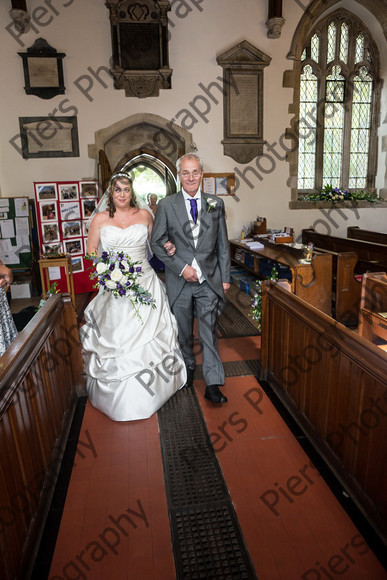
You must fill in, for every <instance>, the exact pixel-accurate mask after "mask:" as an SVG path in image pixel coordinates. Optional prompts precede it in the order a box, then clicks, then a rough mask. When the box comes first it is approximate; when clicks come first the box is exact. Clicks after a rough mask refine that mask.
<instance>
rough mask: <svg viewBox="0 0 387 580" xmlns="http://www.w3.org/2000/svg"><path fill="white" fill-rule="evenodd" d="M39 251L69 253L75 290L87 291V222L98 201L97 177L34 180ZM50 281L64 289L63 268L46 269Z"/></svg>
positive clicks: (52, 254) (43, 254)
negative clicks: (78, 179) (66, 179)
mask: <svg viewBox="0 0 387 580" xmlns="http://www.w3.org/2000/svg"><path fill="white" fill-rule="evenodd" d="M34 192H35V200H36V216H37V221H38V231H39V242H40V253H41V255H42V256H45V257H50V256H53V257H57V256H58V254H67V255H70V256H71V262H72V269H73V275H74V288H75V293H76V294H81V293H83V292H90V291H92V289H93V282H92V281H91V280H90V278H89V268H90V262H89V260H86V259H85V253H86V243H87V230H86V224H87V222H88V220H89V218H90V216H91V214H92V213H93V211H94V209H95V208H96V206H97V203H98V193H99V186H98V181H96V180H87V181H86V180H85V181H39V182H34ZM49 276H50V282H52V283H54V282H57V283H58V287H59V289H60V290H63V291H66V289H65V283H64V274H63V272H60V271H58V269H56V268H50V269H49Z"/></svg>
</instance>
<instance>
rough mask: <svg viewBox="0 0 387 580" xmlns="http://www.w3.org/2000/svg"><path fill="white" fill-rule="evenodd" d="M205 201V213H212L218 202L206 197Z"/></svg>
mask: <svg viewBox="0 0 387 580" xmlns="http://www.w3.org/2000/svg"><path fill="white" fill-rule="evenodd" d="M206 201H207V213H208V212H209V211H214V209H215V208H216V206H217V205H218V200H217V199H213V198H212V197H207V199H206Z"/></svg>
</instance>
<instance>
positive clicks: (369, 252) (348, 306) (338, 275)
mask: <svg viewBox="0 0 387 580" xmlns="http://www.w3.org/2000/svg"><path fill="white" fill-rule="evenodd" d="M309 242H311V243H312V244H313V245H314V247H315V249H316V250H317V251H319V252H322V251H326V252H329V253H331V254H332V256H333V276H332V282H333V286H332V294H333V302H334V317H335V318H336V320H338V321H339V322H341V323H342V324H346V325H348V326H356V325H357V323H358V317H359V308H360V294H361V282H360V281H359V280H357V279H356V277H355V276H356V275H363V274H364V272H368V271H373V272H376V271H380V270H385V271H387V246H383V245H382V244H375V243H373V242H364V241H361V240H352V239H348V238H339V237H335V236H328V235H325V234H319V233H318V232H316V231H314V230H313V229H306V230H302V243H303V244H308V243H309Z"/></svg>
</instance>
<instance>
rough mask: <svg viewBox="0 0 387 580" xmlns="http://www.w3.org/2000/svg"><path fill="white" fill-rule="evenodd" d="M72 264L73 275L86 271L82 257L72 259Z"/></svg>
mask: <svg viewBox="0 0 387 580" xmlns="http://www.w3.org/2000/svg"><path fill="white" fill-rule="evenodd" d="M71 263H72V266H73V274H77V273H78V272H83V271H84V266H83V258H82V257H81V256H77V257H76V258H71Z"/></svg>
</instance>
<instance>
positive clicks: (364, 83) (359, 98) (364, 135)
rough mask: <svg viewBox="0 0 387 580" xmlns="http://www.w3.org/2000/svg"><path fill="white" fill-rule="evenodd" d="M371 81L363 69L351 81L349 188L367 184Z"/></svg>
mask: <svg viewBox="0 0 387 580" xmlns="http://www.w3.org/2000/svg"><path fill="white" fill-rule="evenodd" d="M371 104H372V79H371V77H369V76H368V74H367V70H366V68H365V67H361V69H360V71H359V75H358V76H356V77H355V78H354V80H353V101H352V123H351V148H350V168H349V182H348V185H349V187H350V188H354V189H359V188H360V189H361V188H364V187H366V184H367V166H368V151H369V143H370V127H371Z"/></svg>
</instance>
